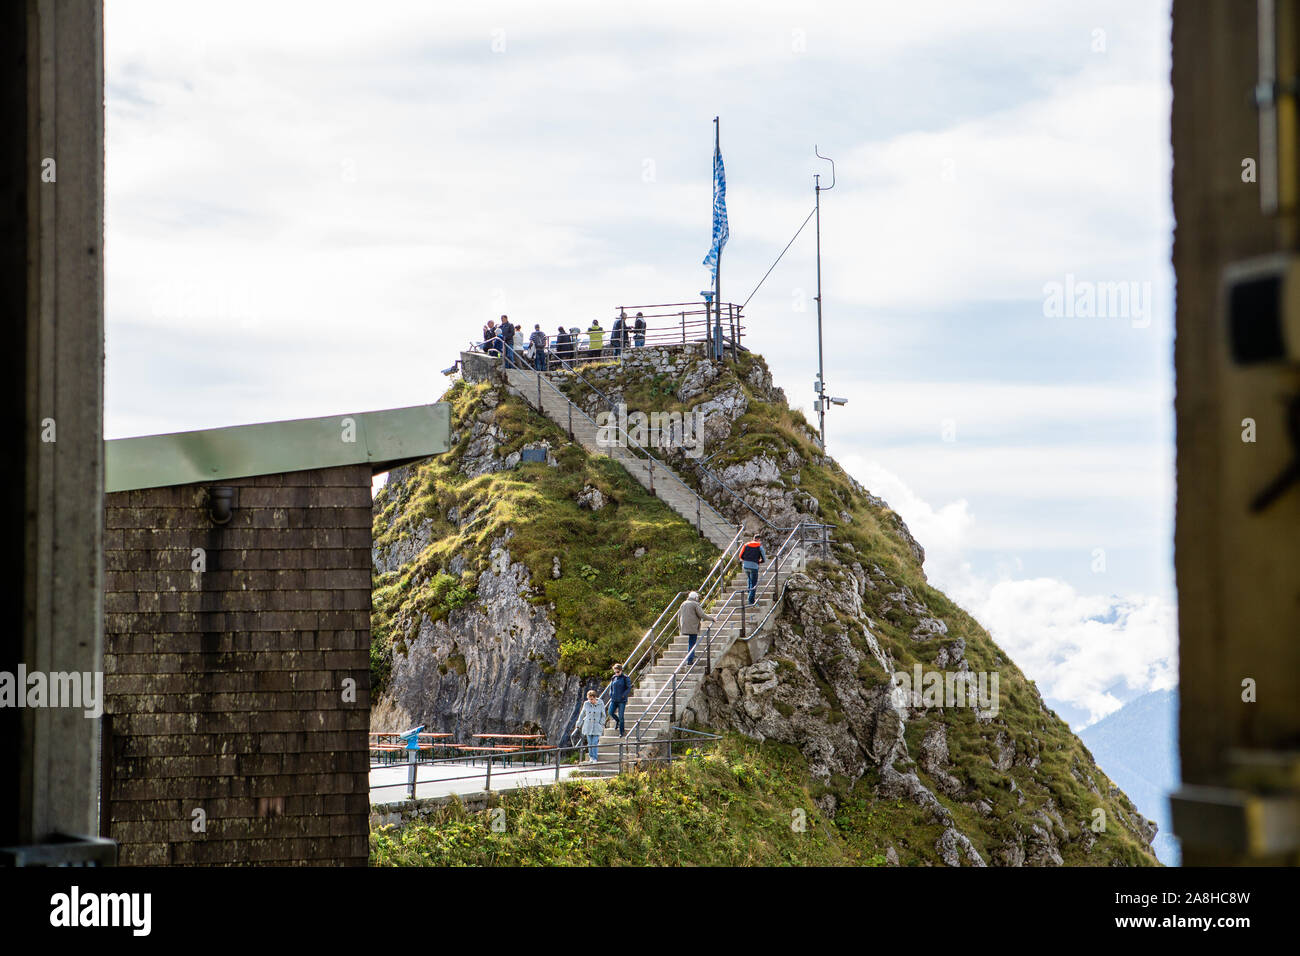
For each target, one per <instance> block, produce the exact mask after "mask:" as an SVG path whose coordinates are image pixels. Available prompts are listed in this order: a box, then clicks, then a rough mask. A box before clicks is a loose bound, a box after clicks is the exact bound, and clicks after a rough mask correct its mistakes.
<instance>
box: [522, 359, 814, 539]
mask: <svg viewBox="0 0 1300 956" xmlns="http://www.w3.org/2000/svg"><path fill="white" fill-rule="evenodd" d="M547 359H548V363H549V364H548V368H552V369H553V368H554V365H559V366H560V368H562V369H563V370H564V371H566V372H568V373H569V375H570V378H569V381H571V382H573V383H575V384H580V385H582V386H583V387H584V388H586V389H587V391H589V392H591V394H593V395H595V396H596V398H598V399H599V400H600V402H601V404H603V405H604V406H605V408H606V409H608V410H609V411H610V412H612V413H614V414H615V415H617V413H618V403H617V402H615V401H614V400H613V399H612V398H610V397H609V396H608V395H606V394H605V392H604V391H602V390H601V389H600V387H599V386H597V385H595V384H593V383H592V382H591V381H590V380H588V379H587V377H586V376H585V375H583V374H582V373H581V372H579V371H578V369H577V367H576V365H575V363H573V362H570V361H568V360H567V359H565V358H564V357H563V356H561V355H559V354H557V353H556V352H554V351H551V350H548V351H547ZM560 391H563V389H561V390H560ZM565 397H566V398H569V401H570V402H573V399H572V398H570V397H569V396H568V395H566V396H565ZM574 404H575V405H576V404H577V403H576V402H574ZM570 431H572V429H570ZM570 437H572V435H570ZM670 440H671V439H670ZM687 460H688V461H689V462H690V463H691V465H692V466H694V468H695V469H696V470H697V471H699V472H700V473H701V474H702V476H703V479H702V480H707V481H710V482H712V483H713V484H715V485H717V486H718V487H719V488H721V489H722V490H723V491H725V492H726V493H727V494H729V495H730V496H731V497H732V498H733V499H735V501H736V503H737V504H739V505H740V507H742V508H744V509H745V510H746V511H748V512H749V513H750V514H752V515H753V516H754V517H755V518H757V519H758V520H759V521H761V522H762V523H763V525H764V526H765V527H766V528H768V529H770V530H772V531H778V532H779V531H788V530H790V529H789V528H781V527H777V526H776V525H775V524H773V523H772V522H771V521H770V520H769V519H768V517H767V515H765V514H763V513H762V512H761V511H759V510H758V509H757V508H755V507H754V506H753V505H751V504H750V503H749V502H748V501H746V500H745V499H744V497H743V496H742V495H740V494H739V493H738V492H737V491H736V490H735V489H733V488H732V487H731V486H730V485H728V484H727V483H726V482H724V481H723V480H722V479H721V478H719V477H718V475H717V474H716V473H715V472H714V471H713V470H712V469H710V468H708V467H706V466H705V465H704V463H703V462H700V461H697V460H695V459H694V458H689V457H688V458H687ZM702 487H703V485H702ZM696 494H697V495H698V496H699V497H703V495H700V494H699V492H696ZM706 500H707V499H706Z"/></svg>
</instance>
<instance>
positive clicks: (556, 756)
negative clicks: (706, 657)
mask: <svg viewBox="0 0 1300 956" xmlns="http://www.w3.org/2000/svg"><path fill="white" fill-rule="evenodd" d="M671 729H672V730H674V731H678V732H680V733H683V734H690V735H692V736H690V737H679V738H671V739H667V740H656V741H649V742H645V743H641V742H637V743H636V744H635V745H634V746H633V749H632V752H631V753H629V752H628V746H629V745H630V744H632V742H631V741H626V742H620V743H619V745H618V763H617V766H618V772H619V773H622V772H623V770H624V769H626V767H628V766H634V765H636V764H641V763H648V762H655V761H666V762H672V761H673V760H674V759H678V760H680V759H682V757H681V756H677V757H674V755H673V745H674V744H683V743H689V744H696V745H698V744H699V743H700V742H701V741H702V740H703V741H710V740H712V741H716V740H721V739H722V737H721V735H720V734H710V733H705V732H703V731H698V730H690V729H688V728H685V727H674V728H671ZM660 745H667V746H666V752H665V753H664V754H662V755H660V754H656V753H650V754H644V753H642V750H643V749H644V748H649V747H658V746H660ZM588 751H589V748H588V747H587V745H586V744H585V743H584V744H580V745H574V746H567V747H563V746H555V747H545V748H537V749H535V750H532V751H529V753H528V756H529V757H535V758H537V759H536V761H535V762H534V763H533V764H531V765H528V766H522V767H518V768H511V769H498V770H495V771H494V770H493V764H494V762H496V761H501V762H502V763H503V764H504V765H505V766H507V767H508V766H509V765H510V761H513V760H518V759H521V758H520V755H519V754H486V755H484V756H481V757H476V758H472V759H467V758H466V757H461V756H457V757H439V758H436V759H433V760H423V761H417V760H414V759H413V760H411V761H410V762H409V763H407V764H405V765H404V766H406V767H407V768H408V770H409V774H408V778H407V779H406V780H403V781H400V782H397V783H381V784H371V785H370V791H371V793H373V792H374V791H376V790H391V789H395V788H398V787H402V788H404V789H405V790H406V796H407V799H409V800H414V799H416V795H417V793H418V791H419V787H420V786H421V785H427V784H443V783H457V782H459V781H462V780H480V779H481V780H482V781H483V787H482V789H483V790H484V791H491V789H492V779H493V777H495V778H496V779H497V780H498V781H500V780H501V779H502V778H503V777H504V778H510V777H517V776H518V775H520V774H540V773H545V774H546V775H547V776H548V777H549V778H550V779H548V780H541V779H539V780H537V781H536V782H535V783H534V784H532V785H534V786H536V785H543V784H549V783H559V782H560V779H561V774H562V771H563V770H564V769H565V768H566V767H568V768H570V769H571V770H577V771H581V770H583V769H584V768H591V767H592V766H593V765H592V764H583V763H582V762H581V754H583V753H587V752H588ZM574 755H578V757H579V760H578V761H577V762H572V761H570V760H568V759H566V758H567V757H571V756H574ZM474 760H483V761H484V766H483V770H482V771H478V772H475V773H468V774H459V775H457V776H453V777H448V776H430V777H427V778H426V779H423V780H421V779H420V778H419V770H420V768H421V767H424V768H433V767H439V766H446V767H459V766H462V765H464V766H468V767H473V766H474V763H473V761H474ZM390 766H392V767H400V766H403V765H402V764H391V765H390ZM594 766H595V767H598V768H599V767H605V766H609V765H608V764H606V763H605V762H604V761H603V760H602V761H601V762H600V763H598V764H595V765H594ZM375 769H379V767H377V766H376V765H374V764H372V765H371V770H375ZM525 785H528V784H525ZM498 789H500V787H498ZM453 792H454V791H453Z"/></svg>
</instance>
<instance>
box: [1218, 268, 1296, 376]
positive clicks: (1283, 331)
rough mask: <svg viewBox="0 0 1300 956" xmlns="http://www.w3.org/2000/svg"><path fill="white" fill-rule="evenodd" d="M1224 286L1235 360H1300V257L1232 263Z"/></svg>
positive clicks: (1239, 361)
mask: <svg viewBox="0 0 1300 956" xmlns="http://www.w3.org/2000/svg"><path fill="white" fill-rule="evenodd" d="M1223 289H1224V310H1225V317H1226V320H1227V326H1228V345H1229V349H1230V351H1231V353H1232V360H1233V361H1234V362H1236V363H1237V364H1238V365H1255V364H1258V363H1261V362H1297V363H1300V256H1294V255H1288V254H1285V253H1282V254H1275V255H1269V256H1262V257H1260V258H1257V259H1249V260H1246V261H1244V262H1238V263H1233V264H1232V265H1230V266H1228V267H1227V268H1226V269H1225V270H1224V273H1223Z"/></svg>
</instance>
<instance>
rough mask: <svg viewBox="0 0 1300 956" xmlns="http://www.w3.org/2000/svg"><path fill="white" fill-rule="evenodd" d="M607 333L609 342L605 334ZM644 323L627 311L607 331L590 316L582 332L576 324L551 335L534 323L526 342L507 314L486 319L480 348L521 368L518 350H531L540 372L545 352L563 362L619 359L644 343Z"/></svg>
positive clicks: (641, 316)
mask: <svg viewBox="0 0 1300 956" xmlns="http://www.w3.org/2000/svg"><path fill="white" fill-rule="evenodd" d="M607 335H608V341H607V340H606V336H607ZM645 336H646V322H645V316H643V315H642V314H641V313H640V312H638V313H637V314H636V316H635V317H634V318H632V319H629V318H628V317H627V313H625V312H620V313H619V316H618V318H617V319H615V320H614V327H613V328H612V329H610V330H609V332H608V333H606V331H605V328H604V326H602V325H601V324H600V320H599V319H592V320H591V326H590V328H588V329H587V330H586V333H585V334H584V333H583V332H582V331H580V330H579V329H578V327H577V326H576V325H575V326H574V327H573V328H570V329H566V328H565V327H564V326H562V325H561V326H559V327H558V328H557V329H556V332H555V334H554V335H552V336H548V335H547V334H546V333H545V332H543V331H542V327H541V325H534V326H533V331H532V334H531V335H529V336H528V343H527V345H524V344H523V337H524V334H523V329H522V327H520V326H518V325H515V324H514V323H512V322H511V321H510V318H509V316H505V315H503V316H501V321H500V322H499V323H498V322H497V321H495V320H494V319H488V322H487V325H485V326H483V342H482V346H483V351H484V352H486V353H487V354H489V355H496V356H500V357H501V358H502V360H503V361H504V363H505V366H506V367H507V368H523V367H524V366H523V365H521V364H520V361H519V354H518V353H519V352H520V351H522V350H524V349H531V351H532V358H531V365H532V367H533V368H534V369H536V370H537V371H539V372H545V371H546V369H547V364H548V363H547V358H548V355H552V354H553V355H554V356H555V357H556V359H558V360H559V361H560V362H561V363H562V364H563V363H570V362H574V361H578V360H583V361H586V360H590V359H598V358H602V357H604V356H605V355H607V354H608V355H610V356H612V357H614V358H618V357H619V356H620V355H622V354H623V350H624V349H627V348H642V347H644V346H645Z"/></svg>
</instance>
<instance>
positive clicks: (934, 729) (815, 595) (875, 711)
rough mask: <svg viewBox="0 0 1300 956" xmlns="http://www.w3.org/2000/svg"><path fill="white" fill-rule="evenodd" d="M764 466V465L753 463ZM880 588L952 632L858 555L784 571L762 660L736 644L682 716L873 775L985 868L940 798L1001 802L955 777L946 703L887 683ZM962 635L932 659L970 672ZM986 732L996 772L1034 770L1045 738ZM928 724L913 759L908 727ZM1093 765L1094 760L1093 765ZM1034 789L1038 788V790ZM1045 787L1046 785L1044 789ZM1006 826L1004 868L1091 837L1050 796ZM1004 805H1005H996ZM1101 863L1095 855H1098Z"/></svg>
mask: <svg viewBox="0 0 1300 956" xmlns="http://www.w3.org/2000/svg"><path fill="white" fill-rule="evenodd" d="M760 467H761V466H760ZM873 592H875V593H877V594H879V595H880V596H881V598H882V599H883V601H882V603H881V604H880V605H878V606H877V607H878V608H879V607H885V608H897V609H903V610H906V611H907V612H908V613H909V614H912V615H916V616H920V618H921V620H922V622H925V626H919V627H918V628H917V632H914V633H913V634H912V639H913V640H914V641H915V642H917V643H918V644H920V645H927V644H929V645H933V643H934V642H935V641H936V640H937V639H941V638H943V637H944V636H945V635H946V633H947V628H946V626H942V625H943V622H942V621H940V620H939V619H938V618H936V617H933V616H931V614H930V612H929V610H928V609H927V608H926V607H925V605H924V603H923V602H922V601H921V600H920V599H919V598H917V596H916V595H915V594H913V593H912V591H911V590H910V589H909V588H907V587H906V586H900V585H897V584H895V583H894V582H892V581H890V580H889V579H888V578H887V576H886V575H885V574H884V572H882V571H881V570H880V569H879V568H878V567H876V566H874V565H871V566H869V568H867V569H864V568H863V566H862V564H861V563H860V562H855V563H854V564H853V566H852V567H848V568H846V567H844V566H843V565H842V564H840V563H839V562H838V561H835V560H832V561H830V562H827V563H825V564H822V565H820V566H818V567H816V568H814V569H813V570H809V571H804V572H801V573H798V574H795V575H793V576H792V578H791V579H790V583H789V585H788V589H787V592H786V597H785V607H784V609H783V611H782V612H781V613H780V614H779V615H778V617H777V618H776V620H775V622H774V631H773V634H772V640H771V644H770V649H769V650H768V651H767V652H766V654H765V655H764V656H762V657H760V658H759V659H757V660H750V659H749V652H748V649H747V648H744V647H743V646H738V648H735V649H733V650H732V651H731V652H730V653H729V654H728V655H727V657H726V658H724V660H723V661H722V662H721V665H720V666H719V667H718V668H717V669H715V671H714V673H713V674H712V675H710V677H709V678H708V680H707V681H706V682H705V684H704V687H703V689H702V691H701V693H700V694H699V695H697V697H696V698H695V700H693V701H692V702H691V704H690V707H689V708H688V710H687V712H686V714H685V717H686V719H687V720H692V719H694V720H699V721H700V722H702V723H705V724H708V725H710V726H713V727H715V728H719V727H720V728H726V729H731V730H736V731H739V732H740V733H744V734H746V735H748V736H751V737H755V738H758V739H760V740H764V739H766V740H774V741H780V742H782V743H787V744H793V745H795V746H797V747H798V748H799V750H800V751H801V752H802V753H803V755H804V756H805V758H807V760H808V762H809V767H810V770H811V772H812V774H813V775H814V776H815V777H816V778H818V779H820V780H823V781H829V780H831V779H832V778H833V777H843V778H847V780H848V781H850V782H853V781H857V780H859V779H860V778H862V777H863V776H865V775H868V774H874V777H875V779H876V780H877V781H878V782H877V783H876V786H875V790H876V793H877V795H878V796H880V797H883V798H888V799H897V800H903V801H906V802H908V803H911V804H914V805H915V806H916V807H918V808H920V810H921V811H922V813H923V817H924V818H925V819H927V820H929V821H930V823H931V824H932V825H934V826H937V827H941V828H942V830H941V835H940V837H939V839H938V840H937V842H936V843H935V846H934V851H935V853H937V855H938V858H939V859H940V860H941V861H942V862H943V863H945V864H947V865H950V866H985V865H987V863H988V862H990V861H989V860H985V859H984V857H983V855H982V854H981V853H980V852H979V850H978V849H977V847H976V846H975V844H974V842H973V841H972V840H971V838H970V835H969V834H968V833H964V832H962V828H961V826H960V825H959V824H958V823H957V821H956V819H955V817H954V814H953V812H952V810H950V809H949V807H948V806H946V805H945V804H944V802H943V800H941V799H940V798H941V797H942V798H946V799H947V800H949V801H951V802H952V803H953V804H963V805H965V806H967V807H970V808H971V809H973V810H975V811H976V812H977V813H978V814H979V815H980V816H981V817H984V818H990V819H992V818H994V817H996V816H998V814H999V811H997V810H995V807H994V805H993V803H992V801H991V800H990V799H987V798H985V797H984V796H982V795H981V793H980V792H979V791H978V790H975V789H972V787H971V785H970V784H969V783H968V782H967V781H966V780H963V779H962V776H961V771H959V769H958V767H957V766H956V765H955V764H954V763H953V759H952V754H951V752H950V748H951V742H950V728H949V724H948V722H947V721H946V719H945V717H944V708H942V707H929V708H927V707H926V706H923V704H922V701H921V695H920V694H919V693H918V692H916V691H913V692H912V693H910V694H909V693H907V692H906V691H905V690H904V688H903V687H900V686H897V685H896V683H895V682H894V681H893V679H892V678H893V675H894V671H895V665H894V662H893V660H892V659H891V657H890V655H889V654H888V653H887V652H886V651H885V650H884V649H883V647H882V641H881V640H880V639H879V638H878V636H877V635H876V634H875V633H873V627H874V625H873V623H872V621H871V618H870V616H869V615H868V613H867V611H866V608H865V607H864V605H863V600H862V598H863V595H864V594H868V593H873ZM966 654H967V644H966V641H965V640H964V639H962V638H956V639H950V640H948V641H946V642H944V643H943V644H942V645H941V646H940V647H939V649H938V652H937V654H936V655H935V657H934V663H933V665H931V666H938V667H940V668H943V669H945V670H946V671H948V672H954V671H955V672H958V673H959V674H965V675H969V673H970V664H969V662H968V661H967V659H966ZM974 714H975V717H974V719H975V720H976V726H977V727H980V728H983V727H985V726H987V727H988V728H989V729H988V730H987V732H985V731H983V730H981V736H982V738H983V739H984V740H985V741H986V746H987V748H988V752H989V753H991V754H992V756H991V757H989V758H984V759H986V760H988V762H989V763H991V765H992V766H993V767H994V768H995V769H997V770H999V771H1002V772H1008V771H1010V770H1011V769H1012V768H1013V767H1021V768H1024V769H1027V770H1030V771H1037V770H1038V768H1039V765H1040V763H1041V759H1040V756H1039V752H1040V748H1041V742H1040V741H1039V740H1038V739H1037V738H1036V737H1034V736H1028V737H1025V738H1021V746H1020V748H1019V750H1018V749H1017V745H1016V739H1015V738H1013V737H1012V735H1011V734H1010V732H1009V731H1008V730H1007V729H1006V728H1005V727H1002V726H997V725H996V723H997V722H996V721H995V718H993V717H989V716H987V715H983V714H982V713H981V712H979V711H975V712H974ZM914 721H923V723H922V727H923V728H924V730H923V732H922V733H921V734H920V739H919V745H918V746H917V748H916V751H917V752H916V754H915V756H914V757H913V756H912V755H911V754H909V748H908V744H907V731H908V727H909V726H910V725H911V724H912V723H913V722H914ZM1094 769H1095V768H1094ZM1007 783H1008V791H1009V792H1010V793H1012V794H1014V795H1015V800H1016V806H1018V807H1023V806H1025V803H1026V797H1025V794H1024V792H1023V791H1022V790H1021V788H1019V787H1018V786H1017V785H1016V782H1015V780H1014V779H1012V777H1011V776H1010V774H1009V773H1008V775H1007ZM1036 789H1037V788H1036ZM1042 792H1043V793H1048V792H1049V791H1048V790H1047V789H1046V788H1043V791H1042ZM819 803H821V804H822V806H823V809H825V810H827V811H832V812H833V810H834V808H835V797H834V796H833V795H830V794H828V795H826V796H823V797H822V798H820V800H819ZM1025 810H1026V811H1027V815H1026V816H1024V817H1023V818H1021V819H1020V820H1019V821H1018V822H1017V823H1016V824H1015V825H1014V827H1013V832H1014V836H1013V837H1011V838H1009V839H1006V840H1004V842H1002V843H1001V844H995V845H992V846H991V847H990V851H989V852H990V857H991V862H993V863H994V864H997V865H1004V866H1022V865H1028V866H1059V865H1061V864H1062V863H1063V862H1064V857H1063V855H1062V852H1063V848H1064V847H1065V845H1066V844H1068V843H1073V844H1074V845H1075V846H1077V847H1082V848H1083V850H1084V851H1085V852H1087V851H1090V850H1091V849H1092V846H1093V844H1094V843H1095V839H1094V837H1093V835H1092V834H1091V832H1090V831H1089V828H1088V826H1087V825H1086V823H1087V821H1085V820H1082V819H1080V820H1073V821H1069V820H1066V819H1064V818H1063V817H1062V816H1061V814H1060V812H1059V810H1058V809H1057V806H1056V803H1055V801H1054V799H1053V798H1051V797H1050V796H1049V797H1047V799H1046V800H1045V801H1041V802H1039V803H1038V804H1037V805H1036V808H1031V807H1026V808H1025ZM1003 812H1005V811H1003ZM1132 817H1133V818H1134V819H1133V820H1131V821H1130V820H1128V819H1125V820H1122V821H1117V822H1118V823H1119V824H1120V825H1121V826H1123V827H1125V828H1126V829H1127V830H1128V831H1129V832H1130V834H1132V835H1133V836H1134V837H1136V838H1137V839H1139V840H1142V841H1143V842H1146V843H1148V844H1149V842H1150V838H1151V837H1152V836H1154V833H1153V832H1151V831H1149V830H1148V826H1149V824H1148V822H1147V821H1144V820H1142V818H1141V816H1140V815H1139V814H1136V813H1133V814H1132ZM1099 862H1101V861H1099Z"/></svg>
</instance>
